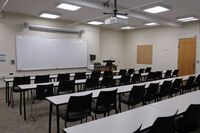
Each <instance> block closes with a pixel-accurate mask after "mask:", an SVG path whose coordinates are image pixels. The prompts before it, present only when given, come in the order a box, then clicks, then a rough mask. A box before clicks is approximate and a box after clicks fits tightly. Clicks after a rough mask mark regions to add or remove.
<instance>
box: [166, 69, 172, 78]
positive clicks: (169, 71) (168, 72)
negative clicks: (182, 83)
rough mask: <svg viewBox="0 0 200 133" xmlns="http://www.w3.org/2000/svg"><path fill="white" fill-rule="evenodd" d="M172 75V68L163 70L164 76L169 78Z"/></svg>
mask: <svg viewBox="0 0 200 133" xmlns="http://www.w3.org/2000/svg"><path fill="white" fill-rule="evenodd" d="M171 76H172V70H167V71H166V72H165V77H164V78H170V77H171Z"/></svg>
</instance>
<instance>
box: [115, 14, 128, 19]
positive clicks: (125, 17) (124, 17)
mask: <svg viewBox="0 0 200 133" xmlns="http://www.w3.org/2000/svg"><path fill="white" fill-rule="evenodd" d="M117 17H118V18H122V19H128V16H125V15H117Z"/></svg>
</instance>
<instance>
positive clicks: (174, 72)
mask: <svg viewBox="0 0 200 133" xmlns="http://www.w3.org/2000/svg"><path fill="white" fill-rule="evenodd" d="M178 73H179V70H178V69H176V70H174V71H173V73H172V77H178Z"/></svg>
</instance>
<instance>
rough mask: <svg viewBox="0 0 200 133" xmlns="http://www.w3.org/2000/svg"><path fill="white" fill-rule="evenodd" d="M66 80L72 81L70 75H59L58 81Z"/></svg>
mask: <svg viewBox="0 0 200 133" xmlns="http://www.w3.org/2000/svg"><path fill="white" fill-rule="evenodd" d="M64 80H70V74H69V73H62V74H58V77H57V81H64Z"/></svg>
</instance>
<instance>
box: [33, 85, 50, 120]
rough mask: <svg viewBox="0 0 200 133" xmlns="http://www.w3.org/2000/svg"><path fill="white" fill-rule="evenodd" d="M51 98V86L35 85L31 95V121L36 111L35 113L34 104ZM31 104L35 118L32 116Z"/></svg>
mask: <svg viewBox="0 0 200 133" xmlns="http://www.w3.org/2000/svg"><path fill="white" fill-rule="evenodd" d="M49 96H53V84H46V85H37V87H36V90H35V93H34V91H33V94H32V103H31V116H32V117H33V119H36V115H37V111H36V102H37V101H42V100H45V98H46V97H49ZM33 103H34V104H35V117H34V116H33V113H32V112H33V111H32V110H33V107H32V105H33Z"/></svg>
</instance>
